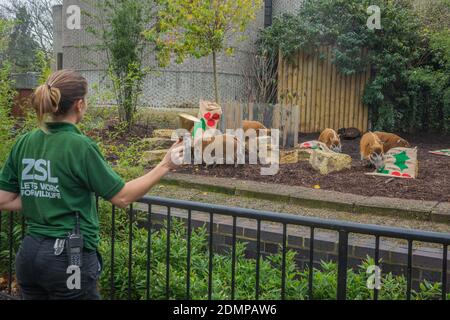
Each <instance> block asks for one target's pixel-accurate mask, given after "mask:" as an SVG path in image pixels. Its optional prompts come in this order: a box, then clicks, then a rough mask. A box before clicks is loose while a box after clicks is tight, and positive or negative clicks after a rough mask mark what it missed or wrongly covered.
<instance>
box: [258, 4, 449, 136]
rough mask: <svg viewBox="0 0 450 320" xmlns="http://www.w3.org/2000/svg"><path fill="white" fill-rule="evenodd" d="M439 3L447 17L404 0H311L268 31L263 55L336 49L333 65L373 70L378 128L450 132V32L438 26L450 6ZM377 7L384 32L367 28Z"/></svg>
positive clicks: (368, 96)
mask: <svg viewBox="0 0 450 320" xmlns="http://www.w3.org/2000/svg"><path fill="white" fill-rule="evenodd" d="M437 2H439V3H440V6H439V8H440V9H439V10H440V11H441V14H440V15H434V14H432V13H433V12H434V10H429V11H427V10H424V11H422V12H420V14H418V13H417V12H416V11H415V9H414V8H413V6H412V5H411V2H410V1H403V0H401V1H381V0H371V1H369V0H333V1H330V0H306V1H304V2H303V4H302V6H301V8H300V11H299V12H298V13H297V14H295V15H293V14H285V15H282V16H281V17H278V18H275V19H274V23H273V25H272V26H271V27H269V28H266V29H264V30H263V31H261V33H260V36H259V39H258V46H259V51H260V52H264V53H266V54H272V55H277V54H278V52H279V51H281V53H282V54H283V56H284V57H286V58H287V59H288V60H290V59H291V57H293V56H294V54H295V53H296V52H297V51H298V50H300V49H302V50H305V51H306V52H307V53H313V52H315V51H316V49H318V48H319V47H320V46H323V45H328V46H332V47H333V50H332V51H333V58H332V59H333V60H332V61H333V63H334V64H336V67H337V69H338V70H339V72H341V73H342V74H344V75H351V74H354V73H358V72H360V71H361V70H365V69H366V68H367V67H368V66H369V65H370V67H371V70H372V78H371V81H370V82H369V83H368V84H367V85H366V88H365V91H364V96H363V103H365V104H366V105H368V106H369V108H370V118H371V121H372V124H373V127H374V129H382V130H390V131H392V130H394V131H414V130H433V131H440V132H449V131H448V129H449V127H450V122H449V118H448V114H449V112H448V100H444V98H448V95H447V96H445V95H444V96H443V93H446V92H447V90H448V88H450V77H449V74H450V72H449V71H450V69H449V62H450V56H449V52H450V50H449V48H450V45H449V44H450V31H449V29H448V27H447V28H445V27H441V28H438V27H437V26H438V25H439V23H435V22H436V21H445V17H447V16H450V6H449V5H448V0H440V1H437ZM370 5H378V6H379V7H380V9H381V18H382V21H381V25H382V29H381V30H370V29H369V28H368V27H367V26H366V21H367V18H368V17H369V16H368V14H367V12H366V10H367V8H368V7H369V6H370ZM424 12H425V13H424ZM427 12H428V13H427ZM443 17H444V18H443ZM441 25H442V24H441ZM365 51H367V54H364V52H365ZM322 58H325V57H322Z"/></svg>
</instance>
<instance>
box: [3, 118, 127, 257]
mask: <svg viewBox="0 0 450 320" xmlns="http://www.w3.org/2000/svg"><path fill="white" fill-rule="evenodd" d="M47 127H48V131H49V132H48V133H45V132H44V131H42V130H40V129H37V130H34V131H32V132H30V133H28V134H26V135H24V136H23V137H21V138H20V139H19V140H18V141H17V143H16V144H15V146H14V147H13V149H12V151H11V153H10V155H9V157H8V159H7V161H6V163H5V165H4V167H3V169H2V171H1V173H0V189H1V190H4V191H8V192H13V193H20V195H21V197H22V213H23V215H24V216H25V219H26V224H27V234H29V235H36V236H46V237H50V238H63V237H65V236H67V233H68V232H71V231H72V230H73V228H74V226H75V212H79V214H80V229H81V233H82V234H83V236H84V245H85V247H86V248H88V249H91V250H95V249H96V248H97V246H98V242H99V222H98V215H97V210H96V203H95V194H97V195H99V196H101V197H102V198H104V199H106V200H110V199H111V198H113V197H114V196H115V195H116V194H117V193H118V192H119V191H120V190H121V189H122V188H123V187H124V185H125V184H124V182H123V180H122V179H121V178H120V177H119V176H118V175H117V174H116V173H115V172H114V171H113V170H112V169H111V167H110V166H109V165H108V163H107V162H106V161H105V159H104V158H103V156H102V154H101V153H100V150H99V149H98V147H97V145H96V144H95V143H94V142H93V141H92V140H91V139H89V138H88V137H86V136H85V135H83V134H82V133H81V132H80V130H79V129H78V128H77V127H76V126H75V125H73V124H70V123H47Z"/></svg>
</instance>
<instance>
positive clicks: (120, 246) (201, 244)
mask: <svg viewBox="0 0 450 320" xmlns="http://www.w3.org/2000/svg"><path fill="white" fill-rule="evenodd" d="M126 217H127V216H126V215H125V214H123V216H121V218H120V219H122V222H121V223H120V225H121V226H120V227H119V226H118V228H117V229H118V230H122V231H123V233H122V235H121V236H119V237H118V238H117V239H116V242H115V274H114V283H115V297H116V299H127V297H128V235H127V233H128V226H129V225H128V220H127V219H126ZM109 223H110V222H109ZM122 223H123V224H122ZM118 230H116V232H119V231H118ZM110 231H111V230H108V232H110ZM147 238H148V234H147V230H145V229H142V228H137V227H134V228H133V256H132V268H133V269H132V281H131V298H132V299H146V279H147V277H146V276H147V271H146V265H147ZM102 239H103V240H102V241H101V245H100V251H101V253H102V255H103V259H104V271H103V274H102V276H101V278H100V287H101V293H102V295H103V297H104V298H108V297H109V296H110V293H111V292H110V277H111V274H110V267H111V260H110V252H111V240H110V239H109V235H107V234H104V235H103V236H102ZM166 241H167V229H166V226H165V225H164V226H162V227H161V228H160V229H159V230H152V235H151V264H150V266H151V268H150V298H151V299H165V298H166V252H167V247H166ZM208 243H209V242H208V233H207V230H206V227H201V228H197V229H193V230H192V238H191V248H192V249H191V273H190V279H191V280H190V281H191V282H190V283H191V290H190V293H191V298H192V299H195V300H204V299H207V298H208V270H209V268H208V267H209V247H208ZM230 251H231V249H230ZM245 251H246V243H243V242H238V243H237V246H236V291H235V294H236V295H235V297H236V299H238V300H241V299H248V300H252V299H254V298H255V281H256V278H255V274H256V272H255V270H256V260H255V259H249V258H246V257H245ZM295 257H296V253H295V252H294V251H290V250H289V251H288V252H287V254H286V299H296V300H303V299H307V298H308V279H309V271H308V269H306V270H299V269H298V268H297V266H296V262H295ZM186 258H187V240H186V228H185V226H184V225H183V223H182V222H181V221H179V220H177V219H173V220H172V225H171V241H170V270H169V271H170V286H169V297H170V299H185V298H186V270H187V269H186ZM373 264H374V261H373V259H371V258H367V260H366V261H365V262H363V263H362V264H361V266H360V267H359V268H358V269H356V270H352V269H349V270H348V274H347V277H348V280H347V298H348V299H350V300H365V299H373V290H369V289H368V288H367V279H368V275H367V274H366V270H367V268H368V266H369V265H373ZM281 265H282V255H281V250H279V253H278V254H274V255H271V256H268V257H266V258H264V259H261V261H260V299H267V300H278V299H280V296H281V277H282V274H281ZM231 266H232V258H231V253H230V252H225V253H222V254H218V253H214V255H213V285H212V286H213V294H212V298H213V299H216V300H223V299H230V297H231ZM313 284H314V288H313V292H314V299H321V300H332V299H336V292H337V264H336V263H334V262H322V263H321V266H320V268H314V273H313ZM406 286H407V284H406V279H405V277H404V276H394V275H392V274H391V273H387V274H384V275H383V276H382V289H381V290H380V292H379V299H382V300H402V299H405V296H406ZM440 290H441V285H440V283H429V282H427V281H424V282H423V283H421V284H420V289H419V290H418V291H414V290H413V291H412V298H413V299H420V300H422V299H439V298H440ZM449 296H450V295H449Z"/></svg>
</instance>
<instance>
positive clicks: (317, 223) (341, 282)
mask: <svg viewBox="0 0 450 320" xmlns="http://www.w3.org/2000/svg"><path fill="white" fill-rule="evenodd" d="M137 203H140V204H141V205H142V204H143V205H145V206H146V207H147V212H146V214H147V222H148V226H149V227H148V230H151V226H152V220H151V218H152V213H153V212H152V208H153V206H162V207H165V208H166V209H167V230H166V232H167V248H168V249H167V251H166V274H165V277H166V279H165V280H166V288H165V293H166V298H169V288H170V234H171V220H172V215H171V210H172V209H181V210H185V211H186V213H187V239H186V240H187V260H186V267H187V269H186V274H187V275H190V267H191V231H192V212H194V211H195V212H202V213H207V214H209V232H208V233H209V243H208V246H209V261H208V271H209V273H208V298H209V299H211V298H212V292H213V286H212V283H213V281H212V280H213V272H214V266H213V254H214V253H213V241H214V237H213V235H214V227H213V226H214V217H215V215H221V216H229V217H232V218H233V228H232V230H233V231H232V232H233V238H232V239H233V241H232V249H231V254H232V262H231V264H232V267H231V270H230V272H231V296H230V299H232V300H234V299H235V287H236V243H237V239H236V229H237V218H245V219H250V220H254V221H256V222H257V246H256V251H257V255H256V268H255V280H256V281H255V299H256V300H258V299H259V294H260V259H261V222H263V221H264V222H273V223H280V224H281V225H282V226H283V237H282V264H281V275H282V276H281V281H280V289H281V290H280V291H281V296H280V298H281V299H282V300H284V299H285V292H286V291H285V290H286V253H287V226H288V225H294V226H303V227H308V228H309V229H310V247H309V266H308V268H309V271H310V272H309V279H308V296H309V298H310V299H312V298H313V262H314V232H315V230H316V229H325V230H331V231H335V232H338V233H339V240H338V252H339V255H338V274H337V299H338V300H345V299H346V293H347V260H348V240H349V234H363V235H370V236H374V237H375V259H374V260H375V265H378V264H379V262H380V238H381V237H383V238H392V239H402V240H406V241H407V242H408V262H407V274H406V278H407V290H406V299H407V300H410V299H411V286H412V268H413V243H414V242H415V241H420V242H426V243H433V244H439V245H442V249H443V251H442V279H441V284H442V296H441V298H442V300H445V299H446V295H447V272H448V269H447V259H448V256H447V252H448V245H449V244H450V235H448V234H444V233H437V232H426V231H416V230H408V229H401V228H394V227H385V226H377V225H367V224H358V223H352V222H345V221H337V220H325V219H318V218H312V217H304V216H297V215H291V214H283V213H275V212H269V211H258V210H253V209H244V208H235V207H227V206H222V205H213V204H205V203H198V202H191V201H183V200H174V199H165V198H159V197H148V196H147V197H144V198H142V199H141V200H139V201H138V202H137ZM97 208H98V202H97ZM136 212H137V211H136V210H133V205H130V207H129V210H128V219H129V222H130V223H129V229H128V288H127V289H128V298H131V288H132V275H133V268H132V261H133V260H132V259H133V223H136V219H135V214H136ZM0 214H1V215H0V217H1V219H0V235H2V234H3V235H4V237H3V238H2V237H1V236H0V241H2V240H3V241H4V240H6V241H7V248H8V250H7V260H8V261H7V263H6V265H7V270H8V271H7V287H6V292H0V296H2V297H3V298H14V297H13V296H12V282H13V259H14V257H13V246H14V237H15V236H21V237H23V235H24V231H25V224H24V220H23V218H20V217H19V218H17V217H18V215H17V214H15V213H1V212H0ZM2 221H3V222H4V221H6V222H7V225H6V227H4V226H3V225H2ZM115 221H116V208H115V207H114V206H112V215H111V227H112V228H111V230H112V232H111V251H110V255H111V266H110V268H111V270H110V271H111V278H110V286H111V287H110V297H109V298H110V299H115V283H114V276H115V263H114V262H115V240H116V232H115V229H116V227H115ZM147 234H148V236H147V250H146V251H147V252H146V298H147V299H149V298H150V292H151V288H152V286H151V279H150V267H151V250H150V249H151V241H152V235H151V232H149V231H148V232H147ZM5 238H6V239H5ZM0 248H2V243H1V242H0ZM2 254H3V253H2ZM2 257H3V256H2ZM0 276H1V275H0ZM190 288H191V284H190V277H189V276H187V277H186V299H190V298H191V294H190ZM374 299H375V300H377V299H378V290H377V289H374Z"/></svg>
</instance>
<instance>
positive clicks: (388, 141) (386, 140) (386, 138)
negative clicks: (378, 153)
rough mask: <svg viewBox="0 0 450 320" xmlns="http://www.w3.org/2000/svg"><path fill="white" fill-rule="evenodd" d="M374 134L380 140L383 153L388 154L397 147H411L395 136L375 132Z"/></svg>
mask: <svg viewBox="0 0 450 320" xmlns="http://www.w3.org/2000/svg"><path fill="white" fill-rule="evenodd" d="M374 134H376V135H377V137H378V138H379V139H380V141H381V142H382V143H383V151H384V153H386V152H388V151H389V150H391V149H392V148H397V147H402V148H410V147H411V145H410V144H409V142H408V141H406V140H405V139H403V138H401V137H399V136H398V135H396V134H393V133H388V132H381V131H375V132H374Z"/></svg>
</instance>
